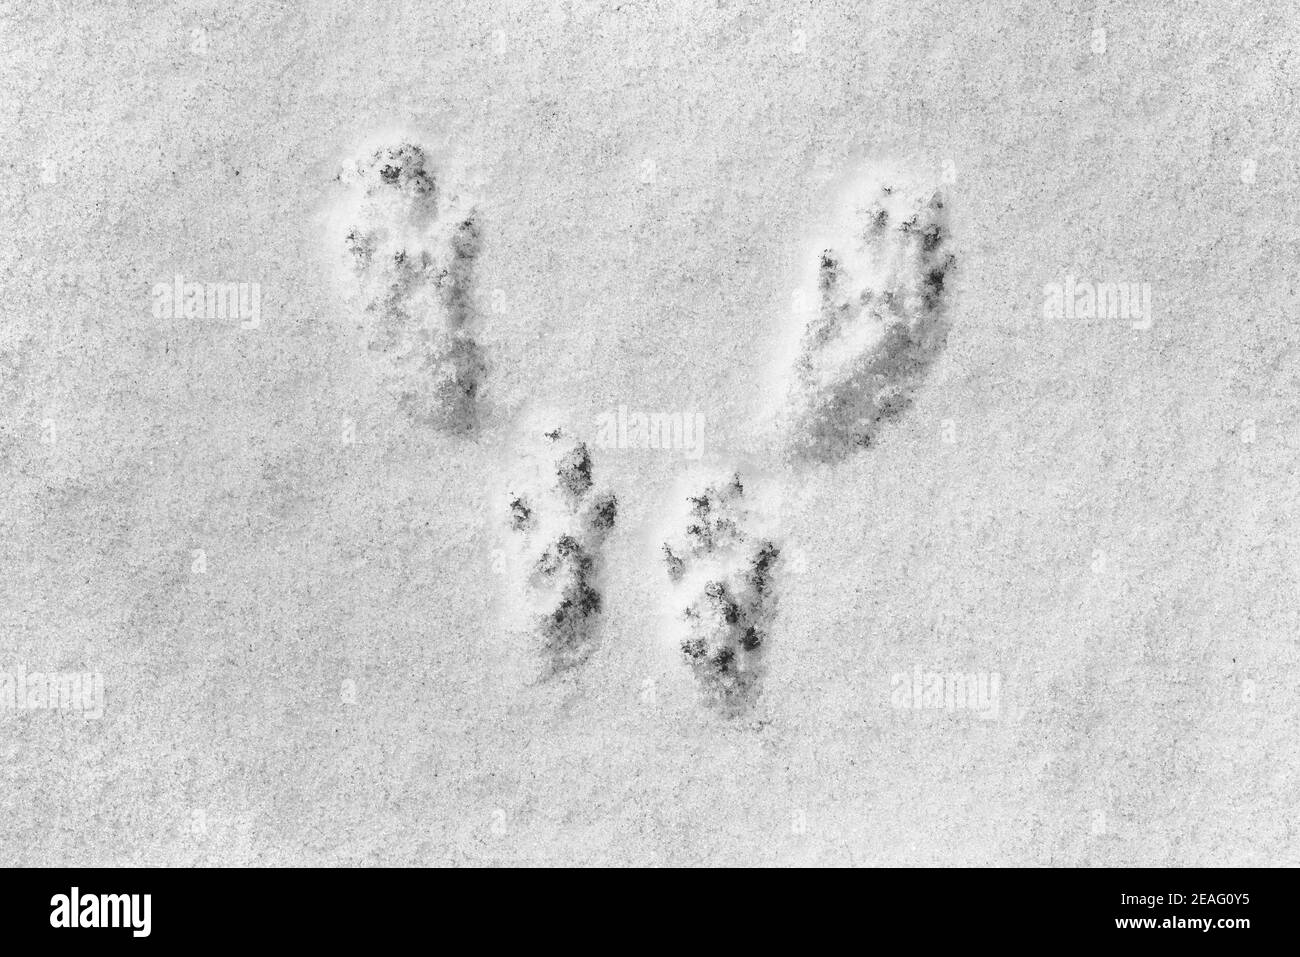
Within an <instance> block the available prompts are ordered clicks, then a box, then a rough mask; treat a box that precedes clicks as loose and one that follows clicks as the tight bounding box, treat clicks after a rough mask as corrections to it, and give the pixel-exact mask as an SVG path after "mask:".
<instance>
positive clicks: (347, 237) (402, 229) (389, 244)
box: [339, 143, 487, 432]
mask: <svg viewBox="0 0 1300 957" xmlns="http://www.w3.org/2000/svg"><path fill="white" fill-rule="evenodd" d="M339 180H340V182H342V183H343V184H344V186H345V187H346V188H347V196H346V198H345V201H344V204H343V208H342V209H341V211H340V218H341V221H342V223H343V227H342V231H343V249H344V253H343V255H344V260H345V262H346V263H347V266H348V273H349V279H350V286H351V288H352V289H353V290H354V291H355V292H356V294H357V298H358V300H359V302H360V306H361V313H362V316H363V318H364V325H365V329H366V334H367V342H368V346H369V349H370V351H371V353H372V354H374V355H375V356H376V359H377V361H378V362H379V363H380V365H381V368H382V375H383V377H384V379H385V381H386V384H387V386H388V388H389V391H390V392H391V394H392V396H393V398H394V400H395V401H396V403H397V405H398V406H399V407H401V408H402V409H404V410H405V411H406V412H407V413H408V414H409V415H411V416H412V417H413V418H414V419H416V420H417V421H420V422H424V423H427V424H429V425H431V426H433V427H435V428H438V429H441V430H445V431H449V432H470V431H472V430H473V429H474V428H475V427H476V425H477V420H478V403H479V398H480V395H479V393H480V389H481V383H482V380H483V377H484V374H485V372H486V369H487V366H486V362H485V361H484V359H483V354H482V350H481V349H480V348H479V346H478V344H477V343H476V342H475V341H474V338H473V335H472V333H473V326H474V324H475V320H476V314H475V308H474V264H475V261H476V259H477V258H478V255H479V248H480V235H479V225H478V220H477V214H476V212H475V211H474V209H473V208H472V207H471V208H468V209H464V208H461V205H462V204H461V201H460V200H459V199H458V198H455V197H452V198H450V199H449V198H447V197H444V196H443V195H442V193H441V191H440V188H439V185H440V184H439V182H438V180H437V177H436V176H435V175H434V172H433V169H432V164H431V162H430V160H429V158H428V156H427V155H426V153H425V151H424V150H423V149H422V148H421V147H420V146H417V145H415V144H413V143H400V144H398V145H396V146H389V147H383V148H380V149H377V150H375V151H374V152H373V153H370V154H368V155H366V156H364V157H363V158H361V159H359V160H357V161H355V162H353V163H350V164H348V166H346V167H345V168H344V170H343V171H342V172H341V173H340V174H339Z"/></svg>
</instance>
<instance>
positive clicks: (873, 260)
mask: <svg viewBox="0 0 1300 957" xmlns="http://www.w3.org/2000/svg"><path fill="white" fill-rule="evenodd" d="M955 263H956V259H955V257H954V255H953V253H952V251H951V246H950V243H949V236H948V217H947V209H946V207H945V205H944V199H943V196H942V195H941V193H940V191H939V190H938V189H937V188H935V187H933V186H928V185H925V184H921V183H918V182H916V181H909V180H908V179H907V178H905V177H898V176H895V177H890V178H877V179H873V180H867V181H864V182H863V183H861V184H859V186H858V187H857V188H855V189H854V190H853V191H852V192H851V193H850V195H849V199H848V201H847V202H846V203H845V205H844V207H843V212H842V214H841V220H840V223H839V224H838V225H837V226H836V227H835V229H834V231H833V233H832V234H831V236H830V237H829V238H828V240H827V243H826V245H825V247H824V250H823V252H822V253H821V255H820V261H819V263H818V269H817V296H816V306H815V313H814V314H813V315H812V316H811V317H810V318H809V319H808V323H807V326H806V328H805V329H804V332H803V337H802V340H801V342H800V344H799V350H798V355H797V358H796V360H795V365H794V369H793V373H792V383H791V390H790V407H789V409H788V413H789V415H788V417H789V421H788V424H787V428H788V432H789V435H788V440H789V448H790V450H791V451H792V452H793V453H794V454H795V455H796V456H798V457H801V458H809V459H813V460H819V461H827V460H833V459H837V458H840V457H842V456H844V455H847V454H848V453H850V452H852V451H853V450H854V449H857V448H862V447H866V446H868V445H870V444H871V442H872V440H873V439H874V437H875V435H876V433H877V431H878V430H879V429H880V427H881V425H882V424H883V423H884V422H886V421H887V420H889V419H890V418H891V417H893V416H895V415H897V414H898V413H899V412H901V411H903V410H904V409H906V408H907V407H908V406H909V405H910V404H911V402H912V398H913V396H914V394H915V392H916V389H917V388H918V386H919V385H920V383H921V381H922V379H923V377H924V374H925V372H926V370H927V368H928V367H929V366H930V364H931V363H932V362H933V360H934V359H935V357H936V356H937V355H938V354H939V352H940V351H941V350H942V348H943V346H944V344H945V341H946V336H947V331H948V321H947V305H948V299H949V296H950V293H951V281H950V280H951V274H952V270H953V267H954V265H955Z"/></svg>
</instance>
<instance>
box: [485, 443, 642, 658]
mask: <svg viewBox="0 0 1300 957" xmlns="http://www.w3.org/2000/svg"><path fill="white" fill-rule="evenodd" d="M545 439H546V447H545V448H546V454H545V455H544V456H543V457H542V459H543V462H544V464H543V465H542V466H541V467H540V469H539V470H538V474H536V475H534V476H532V477H530V478H529V479H528V480H526V481H524V482H522V483H521V484H520V485H519V486H516V488H517V491H515V492H514V493H512V494H511V496H510V502H509V505H510V515H509V524H510V529H511V533H512V535H513V537H514V540H515V550H514V551H515V562H514V565H515V571H514V573H513V575H512V578H513V580H514V581H517V582H518V583H519V585H520V588H521V593H522V595H521V597H522V602H521V607H520V608H519V611H520V613H521V615H522V619H523V624H524V625H525V627H526V629H527V631H528V632H529V633H530V634H531V635H532V637H533V639H534V642H535V645H536V647H535V649H534V650H535V651H536V652H537V653H538V654H539V655H540V656H541V659H542V666H543V670H542V677H549V676H551V675H553V674H557V673H559V672H562V671H565V670H568V669H569V668H572V667H574V666H575V665H579V664H581V663H582V662H584V661H586V660H587V658H588V657H590V655H591V653H592V652H593V651H594V650H595V648H596V644H597V634H596V625H597V619H598V617H599V614H600V610H601V595H600V591H599V590H598V588H597V585H598V577H599V572H600V567H599V566H600V561H601V553H602V550H603V546H604V541H605V537H606V535H607V534H608V533H609V530H610V529H612V528H613V527H614V522H615V519H616V518H617V514H618V501H617V499H615V497H614V496H613V495H612V494H610V493H608V492H602V493H597V492H595V490H594V483H593V481H592V463H591V453H590V452H589V451H588V450H587V446H586V445H585V444H584V443H582V442H576V441H573V440H572V439H570V438H568V437H567V436H565V435H564V433H563V432H561V431H560V430H559V429H556V430H555V431H553V432H547V433H546V434H545Z"/></svg>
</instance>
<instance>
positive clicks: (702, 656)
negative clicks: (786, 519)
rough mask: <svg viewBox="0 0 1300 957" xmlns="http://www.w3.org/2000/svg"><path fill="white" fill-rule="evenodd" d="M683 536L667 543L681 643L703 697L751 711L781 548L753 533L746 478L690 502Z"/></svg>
mask: <svg viewBox="0 0 1300 957" xmlns="http://www.w3.org/2000/svg"><path fill="white" fill-rule="evenodd" d="M687 502H688V506H689V511H688V516H687V519H686V528H685V533H684V534H683V535H681V536H679V537H678V538H677V539H676V540H674V541H672V542H665V543H664V546H663V559H664V565H665V568H666V571H667V573H668V578H669V581H670V582H671V583H672V587H673V590H674V591H673V595H674V607H675V609H676V621H677V625H678V628H679V631H678V633H677V634H676V635H675V638H676V640H677V642H678V646H679V649H680V653H681V656H682V658H683V660H684V661H685V662H686V663H687V664H688V665H689V666H690V668H691V670H692V671H693V672H694V674H695V678H696V680H697V682H698V684H699V686H700V689H701V691H702V692H703V693H704V696H705V698H706V699H707V700H709V701H710V702H711V703H712V704H714V705H716V706H717V707H719V709H720V710H722V711H723V712H725V713H728V714H737V713H741V712H744V711H745V710H747V709H748V708H749V707H751V706H752V704H753V702H754V700H755V698H756V696H757V693H758V684H759V681H760V679H761V677H762V672H763V652H764V649H765V647H766V645H767V642H768V638H769V636H770V632H771V626H772V619H773V617H774V616H775V613H776V595H775V591H774V587H773V584H774V583H773V570H774V568H775V566H776V564H777V561H778V559H779V558H780V548H779V547H778V546H777V545H776V544H775V542H773V541H772V540H771V539H770V538H768V537H766V536H763V535H761V534H755V533H754V532H753V531H752V530H751V525H753V524H755V522H756V518H755V517H754V516H753V514H752V513H751V511H750V510H749V509H748V508H747V507H746V501H745V489H744V486H743V485H742V484H741V480H740V476H739V475H736V476H734V477H733V478H732V479H731V480H730V481H727V482H723V483H718V484H715V485H709V486H707V487H706V488H705V489H704V490H703V492H702V493H701V494H699V495H695V496H691V497H690V498H688V500H687Z"/></svg>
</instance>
